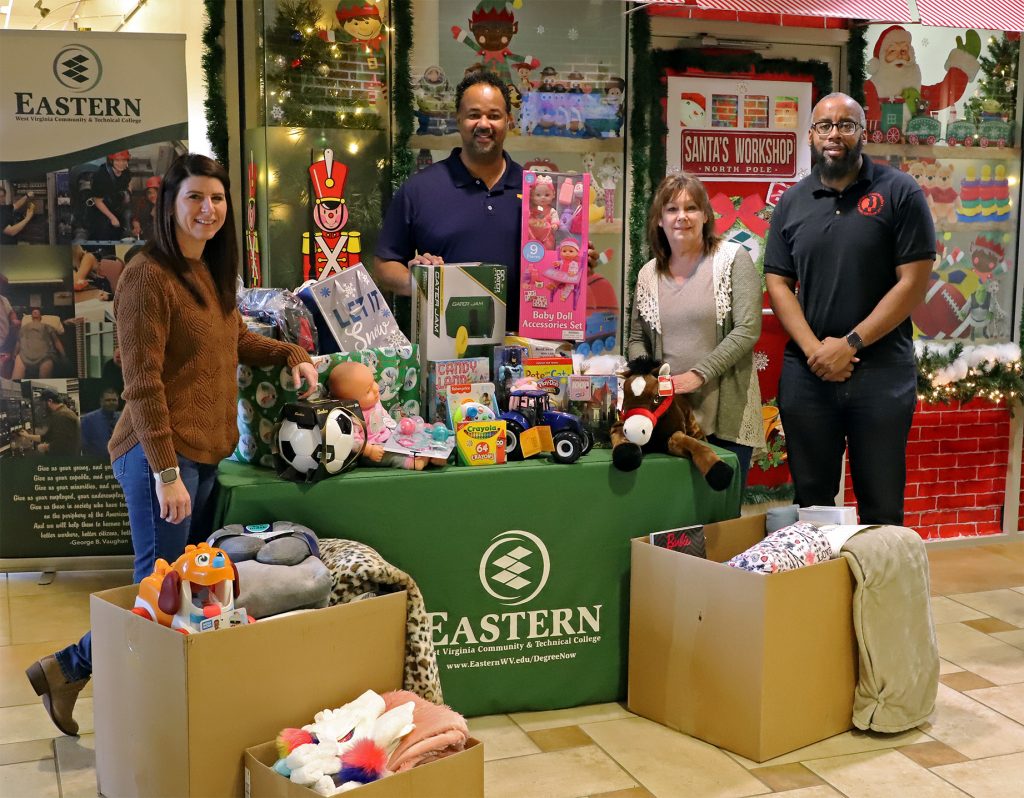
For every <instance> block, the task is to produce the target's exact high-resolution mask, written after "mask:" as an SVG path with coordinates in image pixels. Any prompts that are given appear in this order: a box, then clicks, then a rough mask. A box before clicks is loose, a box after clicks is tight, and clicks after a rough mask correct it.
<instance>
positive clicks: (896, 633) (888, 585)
mask: <svg viewBox="0 0 1024 798" xmlns="http://www.w3.org/2000/svg"><path fill="white" fill-rule="evenodd" d="M841 553H842V555H843V557H845V558H846V560H847V562H848V563H849V565H850V571H851V572H852V573H853V577H854V579H855V581H856V587H855V588H854V593H853V625H854V630H855V631H856V633H857V646H858V649H859V653H860V675H859V679H858V682H857V688H856V691H855V692H854V703H853V724H854V726H856V727H857V728H858V729H864V730H867V729H871V730H872V731H879V732H889V733H892V732H901V731H905V730H906V729H912V728H914V727H915V726H917V725H918V724H920V723H922V722H923V721H924V720H925V719H926V718H927V717H928V716H929V715H930V714H931V712H932V710H933V709H934V708H935V696H936V694H937V693H938V689H939V651H938V646H937V645H936V642H935V627H934V625H933V622H932V613H931V601H930V598H929V596H930V590H929V586H928V556H927V554H926V552H925V546H924V543H923V542H922V541H921V538H920V536H919V535H918V534H917V533H916V532H914V531H913V530H912V529H907V528H905V527H900V526H882V527H876V528H873V529H866V530H864V531H863V532H859V533H858V534H856V535H854V536H853V537H851V538H850V539H849V540H848V541H847V542H846V543H845V544H844V545H843V550H842V552H841Z"/></svg>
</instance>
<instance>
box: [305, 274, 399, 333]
mask: <svg viewBox="0 0 1024 798" xmlns="http://www.w3.org/2000/svg"><path fill="white" fill-rule="evenodd" d="M297 293H298V295H299V298H300V299H302V301H303V302H305V303H306V306H307V307H308V308H309V309H310V311H311V312H312V314H313V318H314V319H315V320H316V326H317V332H318V333H319V335H320V351H321V353H331V352H362V351H363V350H365V349H374V348H380V347H403V346H408V345H409V339H408V338H406V337H405V336H404V335H403V334H402V331H401V330H400V329H399V328H398V323H397V322H396V321H395V317H394V314H393V313H392V312H391V308H389V307H388V303H387V302H385V301H384V295H383V294H382V293H381V292H380V290H379V289H378V288H377V285H376V284H375V283H374V282H373V280H372V279H371V278H370V275H369V274H367V273H366V268H365V267H364V266H363V265H362V264H361V263H360V264H356V265H355V266H350V267H349V268H347V269H345V270H344V271H343V272H340V273H338V274H332V275H331V276H330V277H327V278H325V279H323V280H319V281H317V282H312V283H306V284H305V285H303V286H301V287H300V288H299V290H298V291H297Z"/></svg>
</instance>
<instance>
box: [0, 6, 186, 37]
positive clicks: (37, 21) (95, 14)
mask: <svg viewBox="0 0 1024 798" xmlns="http://www.w3.org/2000/svg"><path fill="white" fill-rule="evenodd" d="M194 1H195V0H183V2H194ZM146 2H147V0H141V2H140V0H70V2H69V1H68V0H40V2H39V3H38V5H40V6H41V8H45V9H49V11H50V13H49V14H47V15H46V16H45V17H44V16H43V15H42V13H41V8H36V5H37V2H36V0H0V28H10V29H22V30H24V29H31V28H35V29H36V30H73V29H74V26H75V23H76V22H77V23H78V25H79V27H80V28H90V29H91V30H98V31H111V30H117V29H118V27H120V26H121V25H123V24H124V20H125V17H127V16H128V15H129V14H131V13H132V12H133V11H134V10H136V9H137V8H140V7H142V6H144V5H145V4H146ZM148 2H152V3H159V2H160V0H148ZM200 6H201V3H200ZM8 11H9V14H8ZM76 15H77V19H75V17H76Z"/></svg>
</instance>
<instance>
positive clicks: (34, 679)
mask: <svg viewBox="0 0 1024 798" xmlns="http://www.w3.org/2000/svg"><path fill="white" fill-rule="evenodd" d="M25 675H26V676H28V680H29V682H31V684H32V689H33V690H35V691H36V695H38V696H42V698H43V706H44V707H46V711H47V712H48V713H49V715H50V720H52V721H53V724H54V725H55V726H56V727H57V728H58V729H60V730H61V731H62V732H64V734H67V735H70V736H72V737H77V736H78V724H77V723H76V722H75V719H74V718H73V717H72V714H73V713H74V711H75V701H76V700H77V699H78V694H79V693H80V692H82V688H83V687H85V686H86V685H87V684H88V683H89V680H88V679H79V680H78V681H77V682H69V681H68V680H67V679H65V678H64V672H63V671H62V670H61V669H60V663H59V662H57V658H56V657H55V656H53V654H49V655H47V656H45V657H43V658H42V659H41V660H39V661H38V662H33V663H32V664H31V665H29V666H28V669H27V670H26V671H25Z"/></svg>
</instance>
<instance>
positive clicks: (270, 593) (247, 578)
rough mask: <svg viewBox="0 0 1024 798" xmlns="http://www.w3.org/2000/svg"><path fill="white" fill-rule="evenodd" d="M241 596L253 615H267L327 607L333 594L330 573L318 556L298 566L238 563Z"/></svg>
mask: <svg viewBox="0 0 1024 798" xmlns="http://www.w3.org/2000/svg"><path fill="white" fill-rule="evenodd" d="M236 566H237V568H238V587H239V592H238V598H237V599H235V606H236V607H244V608H245V610H246V612H248V613H249V614H250V615H251V616H252V617H253V618H257V619H259V618H267V617H269V616H271V615H277V614H278V613H282V612H288V611H289V610H301V609H310V608H316V607H326V606H327V603H328V601H329V600H330V597H331V572H330V571H329V570H328V569H327V566H326V565H324V564H323V562H321V561H320V559H319V558H317V557H306V559H305V560H303V561H302V562H301V563H299V564H298V565H268V564H266V563H262V562H259V561H257V560H245V561H243V562H240V563H236Z"/></svg>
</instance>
